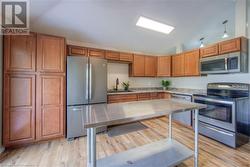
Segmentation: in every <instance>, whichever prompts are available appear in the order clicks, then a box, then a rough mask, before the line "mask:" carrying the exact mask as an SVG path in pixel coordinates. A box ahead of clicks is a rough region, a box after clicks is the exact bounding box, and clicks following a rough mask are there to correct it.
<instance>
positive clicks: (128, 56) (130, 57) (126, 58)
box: [120, 53, 133, 62]
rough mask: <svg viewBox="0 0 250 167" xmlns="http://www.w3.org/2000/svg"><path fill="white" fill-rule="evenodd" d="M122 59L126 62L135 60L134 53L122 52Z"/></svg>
mask: <svg viewBox="0 0 250 167" xmlns="http://www.w3.org/2000/svg"><path fill="white" fill-rule="evenodd" d="M120 60H121V61H126V62H132V61H133V54H132V53H120Z"/></svg>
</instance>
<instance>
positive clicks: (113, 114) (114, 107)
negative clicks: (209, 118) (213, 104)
mask: <svg viewBox="0 0 250 167" xmlns="http://www.w3.org/2000/svg"><path fill="white" fill-rule="evenodd" d="M86 107H87V110H86V111H87V112H86V116H85V118H84V119H85V120H84V122H85V124H84V127H85V128H96V127H100V126H110V125H117V124H122V123H130V122H133V121H140V120H145V119H150V118H155V117H160V116H164V115H169V114H172V113H176V112H182V111H186V110H192V109H202V108H205V107H206V106H205V105H202V104H197V103H191V102H183V101H178V100H171V99H160V100H146V101H135V102H127V103H114V104H94V105H88V106H86Z"/></svg>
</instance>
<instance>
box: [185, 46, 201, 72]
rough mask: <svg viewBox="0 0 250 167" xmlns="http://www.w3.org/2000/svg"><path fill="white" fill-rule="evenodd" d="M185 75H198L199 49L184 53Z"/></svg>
mask: <svg viewBox="0 0 250 167" xmlns="http://www.w3.org/2000/svg"><path fill="white" fill-rule="evenodd" d="M184 64H185V66H184V71H185V72H184V73H185V76H196V75H200V53H199V49H197V50H193V51H190V52H186V53H184Z"/></svg>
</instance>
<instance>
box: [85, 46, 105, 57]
mask: <svg viewBox="0 0 250 167" xmlns="http://www.w3.org/2000/svg"><path fill="white" fill-rule="evenodd" d="M89 56H91V57H99V58H105V51H104V50H101V49H93V48H90V49H89Z"/></svg>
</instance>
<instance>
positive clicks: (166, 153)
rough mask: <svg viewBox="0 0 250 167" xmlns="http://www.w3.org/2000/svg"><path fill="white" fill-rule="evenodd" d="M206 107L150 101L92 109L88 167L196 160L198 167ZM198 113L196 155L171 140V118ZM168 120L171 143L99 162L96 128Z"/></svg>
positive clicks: (140, 166) (162, 166) (160, 166)
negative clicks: (201, 123)
mask: <svg viewBox="0 0 250 167" xmlns="http://www.w3.org/2000/svg"><path fill="white" fill-rule="evenodd" d="M205 107H206V106H205V105H201V104H195V103H190V102H183V101H177V100H168V99H161V100H147V101H139V102H127V103H115V104H95V105H89V106H88V109H87V112H86V117H85V119H86V120H85V121H84V122H85V125H84V126H85V128H87V151H88V157H87V159H88V160H87V163H88V164H87V165H88V167H96V166H97V167H129V166H133V167H156V166H157V167H166V166H174V165H178V164H180V163H181V162H182V161H184V160H186V159H188V158H191V157H192V156H194V166H195V167H197V166H198V111H199V109H202V108H205ZM188 110H195V139H194V140H195V149H194V152H193V151H192V150H190V149H189V148H187V147H185V146H184V145H182V144H181V143H179V142H178V141H175V140H174V139H172V114H173V113H178V112H184V111H188ZM167 115H168V116H169V136H168V139H165V140H161V141H158V142H154V143H151V144H147V145H144V146H141V147H137V148H134V149H131V150H128V151H124V152H121V153H118V154H114V155H112V156H109V157H106V158H103V159H100V160H98V161H96V128H98V127H101V126H110V125H118V124H122V123H132V122H135V121H141V120H145V119H151V118H156V117H160V116H167Z"/></svg>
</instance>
